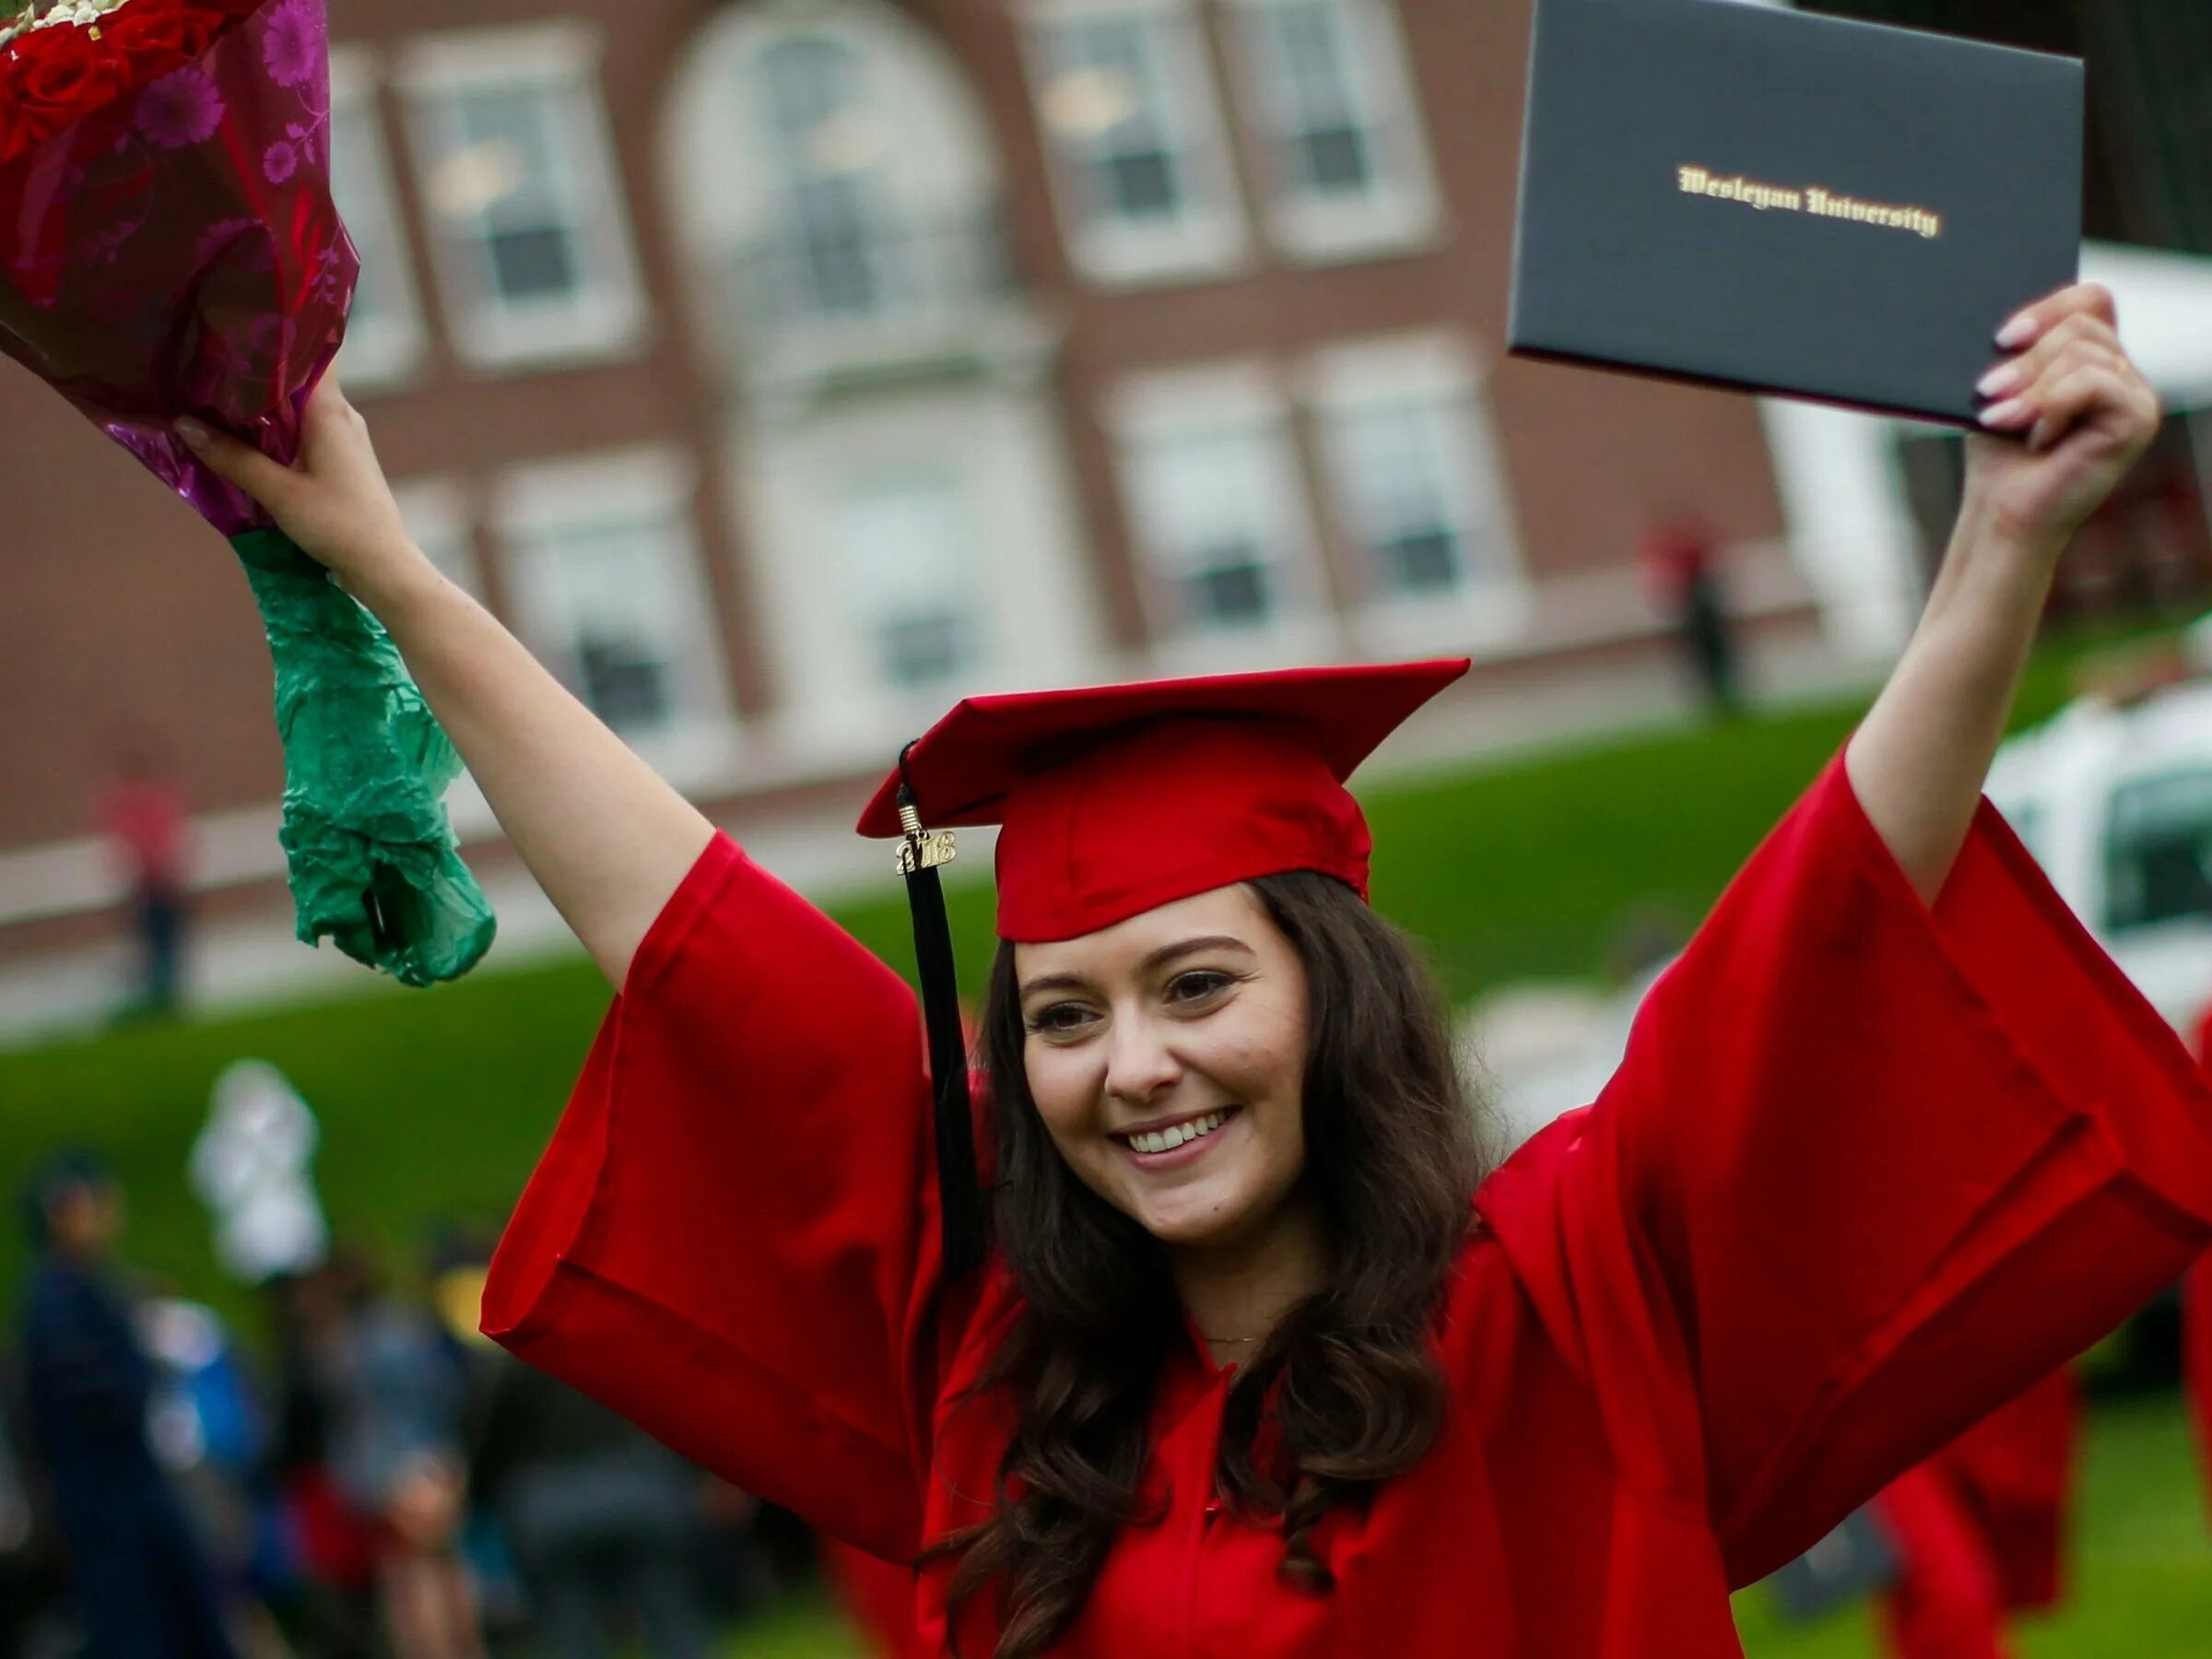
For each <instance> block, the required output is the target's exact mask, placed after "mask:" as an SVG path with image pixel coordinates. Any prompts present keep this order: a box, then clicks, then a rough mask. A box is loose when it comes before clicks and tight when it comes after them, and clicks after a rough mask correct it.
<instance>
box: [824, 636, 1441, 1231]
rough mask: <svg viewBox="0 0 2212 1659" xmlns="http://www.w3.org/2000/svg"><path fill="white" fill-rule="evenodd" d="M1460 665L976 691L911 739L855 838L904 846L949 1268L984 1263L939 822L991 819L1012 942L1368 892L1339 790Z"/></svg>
mask: <svg viewBox="0 0 2212 1659" xmlns="http://www.w3.org/2000/svg"><path fill="white" fill-rule="evenodd" d="M1466 671H1467V660H1466V659H1465V657H1457V658H1452V659H1449V660H1446V661H1441V662H1424V663H1394V664H1382V665H1353V666H1345V667H1333V668H1293V669H1284V670H1278V671H1276V672H1272V673H1265V674H1230V675H1218V676H1213V677H1206V678H1203V679H1180V680H1153V681H1147V682H1145V683H1142V684H1137V685H1125V686H1092V687H1086V688H1080V689H1077V690H1066V691H1024V692H1012V693H1007V694H1004V695H999V696H990V697H971V698H967V699H964V700H962V701H961V702H960V703H959V705H958V706H957V707H956V708H954V710H953V711H952V712H951V713H949V714H947V716H946V717H945V718H944V719H943V720H940V721H939V722H938V723H937V724H935V725H934V726H932V727H931V728H930V729H929V731H928V732H927V733H926V734H924V735H923V736H922V737H920V738H919V739H917V740H916V741H915V742H913V743H912V744H910V745H908V746H907V750H906V753H905V754H904V755H903V756H901V757H900V764H899V768H898V770H897V771H894V772H893V773H892V774H891V775H890V776H889V777H888V779H886V780H885V781H884V783H883V786H882V787H881V788H880V789H878V790H877V792H876V798H875V799H874V800H872V801H870V802H869V803H868V807H867V810H866V811H865V812H864V813H863V814H862V815H861V819H860V832H861V833H862V834H863V835H871V836H881V837H902V838H903V839H904V840H905V841H906V846H905V847H904V848H903V849H902V850H901V853H900V868H901V869H902V870H903V871H904V872H905V873H906V876H907V878H908V888H907V897H908V899H909V901H910V902H911V903H912V907H913V919H914V948H915V955H916V958H917V960H918V963H919V966H920V969H921V973H922V994H923V1006H924V1015H925V1017H926V1019H927V1023H928V1027H929V1037H930V1068H931V1074H932V1076H933V1077H935V1080H936V1086H935V1094H936V1142H937V1168H938V1186H939V1189H940V1194H941V1196H942V1200H943V1203H942V1211H941V1214H942V1218H943V1226H944V1234H945V1255H946V1267H947V1272H959V1271H962V1270H964V1269H966V1268H967V1267H970V1266H972V1265H975V1264H976V1263H977V1262H979V1261H980V1260H981V1259H982V1200H981V1196H980V1194H978V1192H977V1190H976V1186H975V1174H974V1170H975V1160H974V1151H973V1146H972V1129H971V1115H970V1108H969V1100H968V1066H967V1058H966V1054H965V1052H964V1049H963V1047H962V1044H961V1040H960V1030H959V1001H958V992H957V987H956V986H955V984H954V981H953V965H952V944H951V937H950V935H949V932H948V930H947V926H946V923H945V908H944V896H943V893H942V891H941V890H940V888H939V886H938V880H937V873H936V868H935V865H937V864H938V863H941V862H942V861H943V858H944V857H945V856H947V855H948V854H947V853H944V851H943V850H942V848H941V847H940V846H938V845H937V844H936V842H937V839H938V838H937V837H935V835H933V834H932V831H935V830H942V829H944V828H946V827H948V826H956V825H975V824H998V825H1000V826H1002V828H1001V830H1000V833H999V838H998V932H999V936H1000V937H1002V938H1006V939H1018V940H1027V941H1030V942H1032V943H1034V942H1041V941H1043V940H1048V939H1066V938H1073V937H1076V936H1077V935H1081V934H1087V933H1092V932H1095V931H1097V930H1098V929H1100V928H1102V927H1110V926H1112V924H1114V923H1116V922H1121V921H1124V920H1126V919H1127V918H1129V917H1131V916H1134V915H1137V914H1140V913H1141V912H1145V911H1147V910H1151V909H1154V908H1155V907H1157V906H1159V905H1162V904H1169V903H1172V902H1173V901H1174V900H1178V899H1187V898H1190V897H1192V896H1193V895H1194V894H1197V893H1204V892H1210V891H1212V890H1213V889H1214V888H1221V887H1228V886H1230V884H1231V883H1233V882H1239V881H1249V880H1251V879H1253V877H1260V876H1273V875H1279V874H1281V873H1283V872H1285V871H1288V870H1318V871H1321V872H1323V873H1324V874H1325V875H1330V876H1335V877H1337V878H1339V879H1340V880H1342V881H1344V882H1346V883H1347V884H1348V885H1350V886H1351V887H1352V888H1355V889H1356V890H1357V891H1358V892H1359V895H1360V896H1361V897H1362V898H1364V897H1366V895H1367V873H1368V854H1369V852H1370V850H1371V846H1372V842H1371V839H1370V837H1369V834H1368V830H1367V820H1366V818H1364V817H1363V816H1362V815H1361V813H1360V811H1359V803H1358V802H1356V801H1354V800H1353V799H1352V796H1351V792H1350V791H1349V790H1347V788H1346V787H1345V780H1346V779H1347V778H1348V777H1349V776H1350V775H1351V773H1352V770H1353V769H1354V768H1355V767H1357V766H1358V765H1359V763H1360V762H1361V761H1362V760H1364V759H1367V757H1368V756H1369V755H1371V754H1372V753H1373V752H1374V749H1375V747H1376V746H1377V745H1378V744H1380V743H1381V742H1382V740H1383V739H1384V738H1385V737H1387V736H1389V735H1390V734H1391V733H1392V732H1394V731H1395V730H1396V729H1397V727H1398V726H1399V725H1400V724H1402V723H1403V722H1404V721H1405V720H1406V717H1407V716H1408V715H1410V714H1411V713H1412V712H1414V711H1415V710H1416V709H1418V708H1419V707H1420V706H1421V705H1422V704H1423V703H1425V702H1427V701H1428V700H1430V698H1432V697H1434V696H1435V695H1436V694H1437V693H1438V692H1439V691H1441V690H1442V689H1443V688H1445V687H1446V686H1448V685H1450V684H1451V683H1452V682H1453V680H1455V679H1457V678H1459V677H1460V676H1461V675H1463V674H1465V672H1466Z"/></svg>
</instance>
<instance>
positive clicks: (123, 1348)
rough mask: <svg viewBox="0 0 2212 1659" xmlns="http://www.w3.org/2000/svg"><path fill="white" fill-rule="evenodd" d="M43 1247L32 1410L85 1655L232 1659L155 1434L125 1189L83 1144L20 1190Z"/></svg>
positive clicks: (29, 1415)
mask: <svg viewBox="0 0 2212 1659" xmlns="http://www.w3.org/2000/svg"><path fill="white" fill-rule="evenodd" d="M25 1207H26V1211H27V1216H28V1219H29V1226H30V1235H31V1242H32V1246H33V1248H34V1250H35V1251H36V1253H37V1259H36V1262H35V1264H34V1265H33V1267H32V1269H31V1275H30V1284H29V1292H28V1294H27V1295H26V1296H25V1298H24V1323H23V1369H24V1406H25V1416H26V1429H27V1436H28V1439H29V1447H30V1451H31V1453H32V1454H33V1456H34V1457H35V1459H36V1460H37V1463H38V1465H40V1468H41V1472H42V1474H43V1475H44V1477H45V1481H46V1485H47V1487H48V1489H49V1491H50V1492H51V1495H52V1501H53V1518H54V1522H55V1525H56V1528H57V1530H58V1531H59V1533H60V1535H61V1537H62V1541H63V1545H64V1547H65V1549H66V1551H67V1555H68V1571H69V1580H70V1588H71V1591H72V1594H73V1595H74V1598H75V1600H76V1606H77V1610H78V1613H79V1615H80V1617H81V1618H82V1619H83V1621H84V1627H85V1630H84V1633H85V1645H86V1649H87V1651H88V1652H89V1653H97V1654H99V1655H100V1659H233V1649H232V1646H231V1643H230V1640H229V1636H228V1635H227V1634H226V1633H225V1630H224V1628H223V1622H222V1617H221V1613H220V1610H219V1606H218V1598H217V1590H216V1585H215V1581H214V1577H213V1574H212V1573H211V1571H209V1569H208V1566H207V1562H206V1557H205V1556H204V1555H203V1553H202V1551H201V1548H200V1546H199V1543H198V1541H197V1540H196V1539H195V1538H194V1535H193V1534H192V1530H191V1527H190V1524H188V1522H187V1521H186V1519H185V1516H184V1512H183V1511H182V1508H181V1507H180V1506H179V1504H178V1502H177V1500H176V1497H175V1495H174V1494H173V1493H172V1491H171V1488H170V1485H169V1481H168V1477H166V1476H165V1475H164V1474H163V1472H162V1470H161V1467H160V1465H159V1464H158V1463H157V1462H156V1461H155V1458H154V1453H153V1448H152V1447H151V1445H150V1444H149V1443H148V1442H147V1402H148V1399H149V1396H150V1394H151V1393H152V1390H153V1386H154V1380H155V1372H154V1368H153V1365H152V1363H151V1361H149V1360H148V1359H147V1355H146V1352H145V1350H144V1349H143V1348H142V1347H140V1346H139V1343H138V1340H137V1337H136V1335H135V1333H134V1331H133V1329H132V1323H131V1310H130V1301H129V1299H128V1297H127V1295H126V1293H125V1292H124V1289H123V1288H122V1287H121V1286H120V1285H119V1284H118V1283H117V1281H116V1277H115V1271H114V1248H115V1243H116V1241H117V1239H118V1238H119V1237H120V1235H121V1232H122V1227H123V1200H122V1194H121V1192H120V1190H119V1189H118V1188H117V1186H116V1184H115V1182H113V1180H112V1179H111V1178H110V1176H109V1175H108V1174H107V1172H106V1171H105V1170H104V1169H102V1168H101V1166H100V1164H99V1163H98V1162H97V1161H96V1160H95V1159H92V1158H90V1157H89V1156H88V1155H85V1154H82V1153H66V1154H63V1155H60V1156H58V1157H56V1158H54V1159H52V1160H51V1161H50V1162H48V1163H47V1164H46V1165H45V1166H44V1167H43V1168H42V1169H41V1171H39V1172H38V1174H37V1175H36V1176H35V1177H34V1179H33V1180H32V1182H31V1184H30V1188H29V1192H28V1194H26V1206H25Z"/></svg>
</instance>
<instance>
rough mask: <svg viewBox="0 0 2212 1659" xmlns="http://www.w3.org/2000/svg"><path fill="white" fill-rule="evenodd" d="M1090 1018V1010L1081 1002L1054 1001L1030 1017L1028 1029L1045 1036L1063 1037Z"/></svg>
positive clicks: (1082, 1025)
mask: <svg viewBox="0 0 2212 1659" xmlns="http://www.w3.org/2000/svg"><path fill="white" fill-rule="evenodd" d="M1089 1018H1090V1010H1089V1009H1088V1008H1086V1007H1085V1006H1083V1005H1082V1004H1081V1003H1054V1004H1053V1006H1051V1007H1049V1008H1040V1009H1039V1010H1038V1011H1037V1012H1036V1013H1035V1014H1033V1015H1031V1016H1030V1022H1029V1024H1030V1030H1031V1031H1034V1032H1037V1033H1039V1034H1040V1035H1041V1036H1046V1037H1065V1036H1066V1035H1067V1034H1068V1033H1069V1032H1071V1031H1079V1030H1082V1029H1083V1027H1084V1025H1085V1024H1086V1023H1087V1022H1088V1020H1089Z"/></svg>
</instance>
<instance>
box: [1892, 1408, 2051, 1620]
mask: <svg viewBox="0 0 2212 1659" xmlns="http://www.w3.org/2000/svg"><path fill="white" fill-rule="evenodd" d="M2080 1418H2081V1391H2080V1387H2079V1385H2078V1384H2077V1382H2076V1381H2075V1378H2074V1372H2073V1370H2072V1368H2071V1367H2066V1368H2063V1369H2061V1370H2059V1371H2053V1373H2052V1374H2051V1375H2050V1376H2048V1377H2046V1378H2044V1379H2043V1381H2042V1382H2039V1383H2037V1384H2036V1385H2035V1386H2034V1387H2033V1388H2031V1389H2030V1390H2029V1391H2028V1392H2027V1393H2026V1394H2022V1395H2021V1396H2020V1397H2019V1398H2018V1399H2017V1400H2012V1401H2008V1402H2007V1403H2006V1404H2005V1405H2003V1406H1999V1407H1998V1408H1997V1409H1996V1410H1995V1411H1994V1412H1992V1413H1991V1414H1990V1415H1989V1416H1988V1417H1986V1418H1983V1419H1982V1421H1981V1422H1979V1423H1977V1424H1975V1425H1974V1426H1973V1427H1972V1428H1971V1429H1970V1430H1967V1431H1966V1432H1965V1433H1964V1434H1962V1435H1960V1436H1959V1438H1958V1439H1957V1440H1955V1441H1952V1442H1951V1443H1950V1444H1949V1445H1947V1446H1946V1447H1944V1449H1943V1450H1942V1451H1940V1452H1938V1453H1935V1456H1933V1457H1931V1458H1929V1459H1928V1460H1927V1462H1925V1463H1924V1464H1922V1465H1920V1466H1919V1467H1917V1468H1915V1469H1912V1470H1911V1471H1910V1472H1908V1473H1907V1474H1905V1475H1903V1476H1901V1477H1899V1478H1898V1479H1897V1480H1895V1481H1893V1482H1891V1483H1890V1485H1889V1486H1888V1488H1887V1489H1886V1490H1884V1492H1883V1493H1882V1495H1881V1496H1880V1497H1879V1498H1878V1499H1877V1500H1875V1503H1876V1510H1877V1513H1879V1514H1880V1516H1881V1518H1882V1521H1883V1524H1885V1525H1886V1526H1887V1527H1888V1531H1889V1535H1890V1540H1891V1542H1892V1543H1893V1544H1894V1545H1895V1546H1896V1547H1897V1551H1898V1556H1899V1564H1900V1570H1901V1571H1900V1577H1899V1581H1898V1583H1897V1585H1896V1587H1895V1588H1894V1589H1893V1590H1892V1591H1891V1592H1890V1593H1889V1594H1888V1595H1887V1596H1885V1597H1884V1598H1883V1603H1884V1605H1883V1607H1882V1624H1883V1628H1884V1631H1885V1634H1886V1636H1887V1638H1888V1652H1889V1653H1893V1654H1896V1655H1897V1656H1898V1659H2002V1656H2003V1655H2004V1654H2005V1653H2006V1652H2008V1650H2007V1648H2006V1645H2005V1641H2004V1630H2005V1622H2006V1615H2007V1614H2010V1613H2018V1612H2027V1611H2030V1610H2033V1609H2039V1608H2047V1607H2051V1606H2056V1605H2057V1602H2058V1599H2059V1594H2060V1590H2061V1587H2062V1579H2063V1573H2064V1567H2065V1517H2066V1503H2067V1500H2068V1498H2069V1497H2070V1496H2071V1493H2072V1488H2073V1479H2074V1449H2075V1445H2076V1442H2077V1439H2078V1432H2077V1431H2078V1429H2079V1427H2080Z"/></svg>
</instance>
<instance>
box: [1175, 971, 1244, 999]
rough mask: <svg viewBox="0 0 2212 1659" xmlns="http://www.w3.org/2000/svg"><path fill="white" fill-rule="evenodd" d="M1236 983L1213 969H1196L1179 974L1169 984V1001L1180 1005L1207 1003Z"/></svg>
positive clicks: (1226, 975)
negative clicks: (1210, 998)
mask: <svg viewBox="0 0 2212 1659" xmlns="http://www.w3.org/2000/svg"><path fill="white" fill-rule="evenodd" d="M1233 983H1235V981H1234V980H1232V979H1231V978H1230V976H1229V975H1228V974H1226V973H1222V972H1219V971H1217V970H1215V969H1211V968H1194V969H1193V970H1192V971H1190V972H1188V973H1179V974H1177V975H1176V976H1175V977H1174V978H1173V979H1171V980H1170V981H1169V982H1168V1000H1169V1001H1170V1002H1179V1003H1196V1002H1205V1001H1206V1000H1207V999H1208V998H1209V997H1214V996H1218V995H1219V994H1221V993H1222V992H1223V991H1226V990H1227V989H1228V988H1229V987H1230V985H1231V984H1233Z"/></svg>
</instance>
